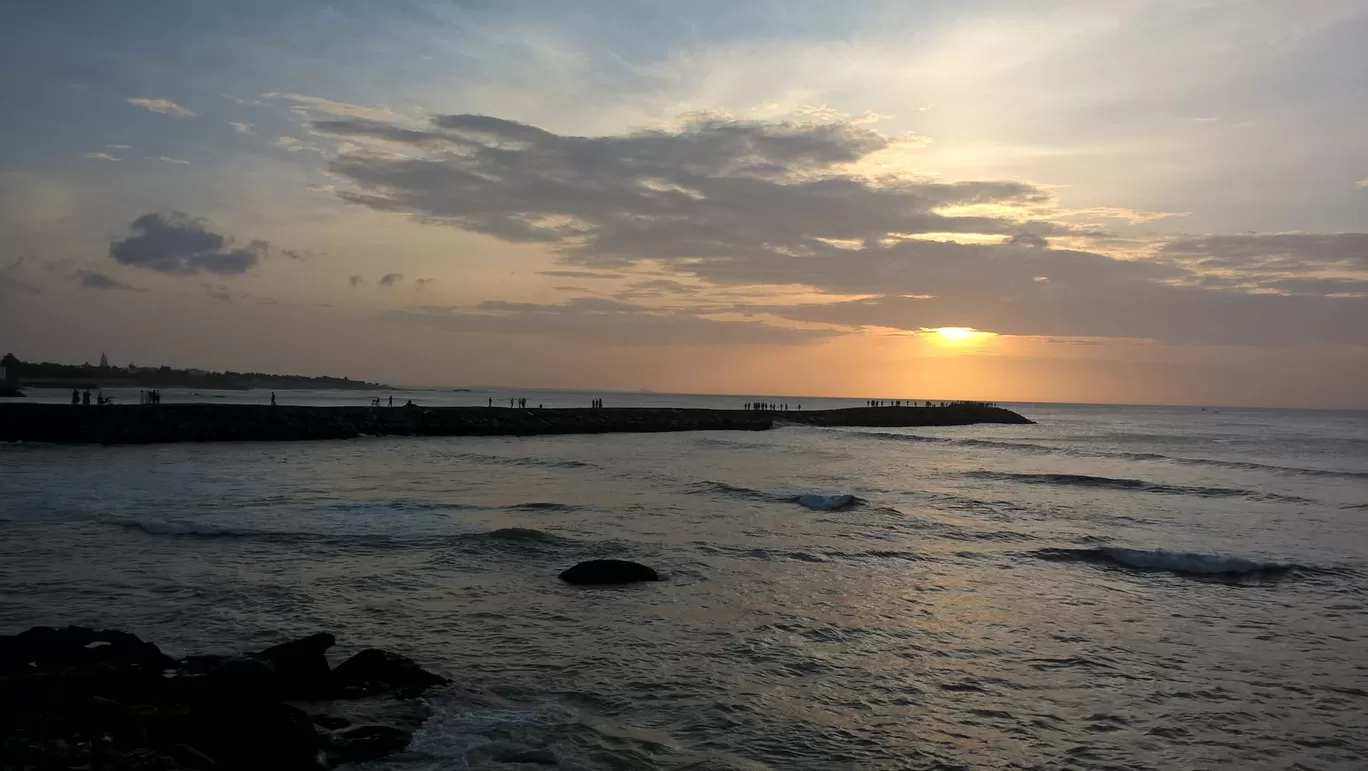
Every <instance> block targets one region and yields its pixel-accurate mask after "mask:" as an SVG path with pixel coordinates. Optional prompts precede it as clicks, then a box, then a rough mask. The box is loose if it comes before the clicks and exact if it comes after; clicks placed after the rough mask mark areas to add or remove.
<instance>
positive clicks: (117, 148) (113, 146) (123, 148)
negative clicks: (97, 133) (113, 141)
mask: <svg viewBox="0 0 1368 771" xmlns="http://www.w3.org/2000/svg"><path fill="white" fill-rule="evenodd" d="M105 147H108V148H111V149H114V150H132V149H133V146H132V145H105Z"/></svg>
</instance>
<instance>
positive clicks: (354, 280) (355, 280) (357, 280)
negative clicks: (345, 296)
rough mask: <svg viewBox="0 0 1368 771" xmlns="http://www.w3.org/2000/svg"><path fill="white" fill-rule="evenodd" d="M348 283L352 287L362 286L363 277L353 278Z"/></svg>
mask: <svg viewBox="0 0 1368 771" xmlns="http://www.w3.org/2000/svg"><path fill="white" fill-rule="evenodd" d="M347 283H348V284H349V285H351V286H361V277H360V276H352V277H351V278H349V279H347Z"/></svg>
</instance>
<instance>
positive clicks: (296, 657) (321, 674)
mask: <svg viewBox="0 0 1368 771" xmlns="http://www.w3.org/2000/svg"><path fill="white" fill-rule="evenodd" d="M336 642H337V639H336V638H334V637H333V636H332V635H330V634H328V633H327V632H319V633H318V634H314V635H309V636H308V637H305V638H303V639H300V640H292V641H290V642H287V643H281V644H280V645H276V646H272V647H270V648H267V649H266V650H264V651H262V652H260V653H258V654H257V655H256V656H257V658H261V659H265V660H266V661H269V662H271V664H272V665H273V666H274V667H275V676H276V679H277V682H278V683H279V687H280V689H281V694H282V696H283V697H284V698H288V699H308V698H313V697H315V696H320V695H323V693H324V692H325V690H326V689H327V687H328V676H329V675H330V674H331V670H330V669H329V668H328V649H329V648H331V647H332V646H333V645H334V644H336Z"/></svg>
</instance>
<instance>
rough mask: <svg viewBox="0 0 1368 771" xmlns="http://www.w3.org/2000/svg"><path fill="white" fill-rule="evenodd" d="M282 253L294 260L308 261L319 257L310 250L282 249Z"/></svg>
mask: <svg viewBox="0 0 1368 771" xmlns="http://www.w3.org/2000/svg"><path fill="white" fill-rule="evenodd" d="M280 253H281V254H282V255H284V256H286V257H289V258H290V259H292V260H307V259H309V258H311V257H318V256H319V253H318V252H314V251H310V250H308V249H281V250H280Z"/></svg>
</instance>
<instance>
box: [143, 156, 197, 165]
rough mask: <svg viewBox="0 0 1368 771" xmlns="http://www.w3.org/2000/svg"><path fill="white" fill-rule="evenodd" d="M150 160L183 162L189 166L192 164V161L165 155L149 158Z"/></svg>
mask: <svg viewBox="0 0 1368 771" xmlns="http://www.w3.org/2000/svg"><path fill="white" fill-rule="evenodd" d="M149 160H156V161H165V162H166V163H179V164H183V165H186V166H189V165H190V161H182V160H180V159H179V158H167V157H166V156H165V155H160V156H157V157H156V158H151V159H149Z"/></svg>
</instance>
